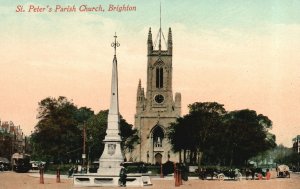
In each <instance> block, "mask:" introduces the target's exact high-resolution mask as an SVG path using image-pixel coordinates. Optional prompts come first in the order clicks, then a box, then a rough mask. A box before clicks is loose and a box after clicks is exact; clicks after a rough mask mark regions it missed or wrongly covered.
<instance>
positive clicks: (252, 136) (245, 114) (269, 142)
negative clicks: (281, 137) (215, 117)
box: [221, 109, 276, 166]
mask: <svg viewBox="0 0 300 189" xmlns="http://www.w3.org/2000/svg"><path fill="white" fill-rule="evenodd" d="M223 122H224V129H223V131H221V132H222V133H223V135H222V136H223V137H222V138H221V141H222V142H221V143H222V145H223V149H224V150H223V151H222V152H223V154H224V156H225V158H226V159H227V163H228V164H229V165H230V166H232V165H244V164H246V162H247V161H248V160H249V158H251V157H254V156H256V155H258V154H259V153H262V152H264V151H266V150H268V149H271V148H273V147H275V146H276V143H275V135H273V134H271V133H269V130H270V129H271V128H272V121H271V120H270V119H269V118H268V117H267V116H264V115H262V114H259V115H257V113H256V112H255V111H254V110H248V109H245V110H238V111H232V112H229V113H227V114H226V115H225V116H224V119H223Z"/></svg>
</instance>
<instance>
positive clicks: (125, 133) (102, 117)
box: [86, 110, 138, 160]
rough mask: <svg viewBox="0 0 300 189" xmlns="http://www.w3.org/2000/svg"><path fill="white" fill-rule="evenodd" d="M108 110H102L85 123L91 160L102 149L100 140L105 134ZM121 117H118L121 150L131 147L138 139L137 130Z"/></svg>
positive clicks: (98, 155) (96, 156)
mask: <svg viewBox="0 0 300 189" xmlns="http://www.w3.org/2000/svg"><path fill="white" fill-rule="evenodd" d="M107 118H108V110H102V111H100V112H99V113H98V114H97V115H95V116H93V117H92V118H90V119H89V120H88V121H87V123H86V126H87V140H88V145H89V148H90V150H91V157H90V159H91V160H95V159H97V158H99V157H100V154H102V152H103V150H104V144H103V143H102V141H103V140H104V138H105V135H106V129H107ZM132 127H133V126H132V125H131V124H129V123H127V121H126V120H125V119H123V117H122V116H121V117H120V135H121V139H122V143H121V146H122V149H123V151H126V150H129V149H132V148H133V147H134V144H135V143H136V142H137V140H138V135H137V131H136V130H135V129H133V128H132Z"/></svg>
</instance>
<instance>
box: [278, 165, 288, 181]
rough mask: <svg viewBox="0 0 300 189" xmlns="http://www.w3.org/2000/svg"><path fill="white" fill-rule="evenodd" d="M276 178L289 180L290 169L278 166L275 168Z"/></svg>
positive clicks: (285, 166)
mask: <svg viewBox="0 0 300 189" xmlns="http://www.w3.org/2000/svg"><path fill="white" fill-rule="evenodd" d="M276 171H277V177H279V178H290V177H291V176H290V172H289V171H290V169H289V167H288V166H287V165H278V166H277V167H276Z"/></svg>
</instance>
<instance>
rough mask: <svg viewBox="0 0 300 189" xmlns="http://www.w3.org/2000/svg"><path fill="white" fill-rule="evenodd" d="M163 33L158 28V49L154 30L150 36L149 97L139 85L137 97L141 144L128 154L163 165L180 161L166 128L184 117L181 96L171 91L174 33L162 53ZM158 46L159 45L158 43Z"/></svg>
mask: <svg viewBox="0 0 300 189" xmlns="http://www.w3.org/2000/svg"><path fill="white" fill-rule="evenodd" d="M162 38H163V39H164V35H163V33H162V30H161V27H160V29H159V33H158V37H157V39H156V41H157V40H158V48H157V49H155V45H154V46H153V40H152V33H151V28H150V29H149V34H148V41H147V47H148V50H147V51H148V55H147V56H148V61H147V84H146V85H147V86H146V95H145V92H144V88H143V87H142V85H141V80H140V81H139V83H138V89H137V97H136V100H137V102H136V114H135V123H134V126H135V128H136V129H138V133H139V137H140V142H139V143H138V144H137V145H136V146H135V149H134V150H133V151H132V152H128V153H127V154H126V158H127V160H129V161H143V162H146V163H153V164H155V163H158V164H160V163H164V162H166V161H168V160H170V161H178V154H177V153H173V152H172V150H171V145H170V142H169V140H168V137H167V133H166V129H167V128H168V127H169V126H170V123H172V122H175V121H176V118H178V117H179V116H180V114H181V94H180V93H175V99H174V98H173V91H172V74H173V68H172V54H173V41H172V31H171V28H169V31H168V39H167V42H166V41H165V40H164V42H165V43H166V50H162V44H161V42H162ZM155 43H156V42H155Z"/></svg>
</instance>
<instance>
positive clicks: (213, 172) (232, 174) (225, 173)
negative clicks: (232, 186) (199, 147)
mask: <svg viewBox="0 0 300 189" xmlns="http://www.w3.org/2000/svg"><path fill="white" fill-rule="evenodd" d="M196 173H197V174H198V175H199V179H202V180H204V179H208V178H210V179H212V180H213V179H218V180H225V178H226V179H233V180H241V179H242V173H241V172H240V170H239V169H227V170H218V169H204V168H203V169H200V170H199V171H198V169H197V170H196Z"/></svg>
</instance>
